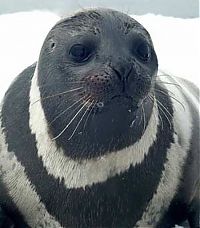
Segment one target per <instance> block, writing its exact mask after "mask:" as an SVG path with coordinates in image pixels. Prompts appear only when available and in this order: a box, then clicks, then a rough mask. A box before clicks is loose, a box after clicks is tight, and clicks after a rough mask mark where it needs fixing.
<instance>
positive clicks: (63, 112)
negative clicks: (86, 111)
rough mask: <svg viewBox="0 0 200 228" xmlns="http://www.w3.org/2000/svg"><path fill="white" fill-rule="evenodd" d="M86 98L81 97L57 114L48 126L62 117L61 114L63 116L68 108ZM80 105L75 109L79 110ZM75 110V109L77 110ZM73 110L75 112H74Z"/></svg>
mask: <svg viewBox="0 0 200 228" xmlns="http://www.w3.org/2000/svg"><path fill="white" fill-rule="evenodd" d="M85 98H86V96H84V97H82V98H81V99H79V100H78V101H76V102H74V103H73V104H72V105H71V106H69V107H68V108H66V109H65V110H64V111H62V112H61V113H59V114H58V115H57V116H56V117H55V118H54V119H53V120H52V121H51V122H50V123H49V125H51V124H52V123H53V122H55V121H56V120H57V119H58V118H59V117H60V116H62V115H63V114H65V113H66V112H67V111H68V110H69V109H70V108H72V107H74V106H75V105H76V104H77V103H79V102H80V101H82V100H84V99H85ZM80 106H81V105H78V107H77V108H79V107H80ZM77 108H76V109H77ZM76 109H75V110H76Z"/></svg>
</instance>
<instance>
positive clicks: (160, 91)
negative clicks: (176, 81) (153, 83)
mask: <svg viewBox="0 0 200 228" xmlns="http://www.w3.org/2000/svg"><path fill="white" fill-rule="evenodd" d="M155 91H158V92H159V93H162V94H164V95H166V96H169V97H171V98H172V99H174V100H175V101H177V102H178V103H179V104H180V105H181V106H182V108H183V110H184V111H185V106H184V105H183V103H182V102H180V101H179V100H178V99H177V98H175V97H173V96H171V95H169V94H167V93H165V92H164V91H162V90H159V89H155ZM168 92H170V91H168ZM173 95H174V94H173Z"/></svg>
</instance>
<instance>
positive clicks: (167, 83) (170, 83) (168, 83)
mask: <svg viewBox="0 0 200 228" xmlns="http://www.w3.org/2000/svg"><path fill="white" fill-rule="evenodd" d="M155 81H156V83H161V84H166V85H174V86H177V87H179V88H181V89H182V87H181V85H179V84H176V83H172V82H164V81H158V80H155Z"/></svg>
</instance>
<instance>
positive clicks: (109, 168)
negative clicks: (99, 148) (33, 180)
mask: <svg viewBox="0 0 200 228" xmlns="http://www.w3.org/2000/svg"><path fill="white" fill-rule="evenodd" d="M38 99H40V92H39V87H38V85H37V68H36V70H35V74H34V77H33V79H32V84H31V90H30V107H29V112H30V122H29V126H30V129H31V132H32V134H35V137H36V143H37V151H38V157H40V158H41V159H42V162H43V165H44V167H46V170H47V172H48V173H49V174H50V175H53V176H54V177H55V178H59V179H60V180H61V179H64V183H65V186H66V188H80V187H83V188H85V187H86V186H91V185H92V184H95V183H99V182H104V181H106V180H107V179H108V178H110V177H113V176H115V175H116V174H120V173H122V172H125V171H126V170H128V169H129V167H130V166H131V165H132V166H135V165H136V164H140V163H141V162H142V161H143V160H144V157H145V155H147V154H148V151H149V148H150V147H151V145H152V144H153V142H154V141H155V140H156V133H157V128H158V121H159V120H158V115H157V107H156V106H155V107H154V108H153V112H152V115H151V118H150V120H149V124H148V126H147V128H146V130H145V132H144V134H143V136H142V137H141V139H140V140H139V141H138V142H136V143H135V144H134V145H132V146H129V147H127V148H124V149H122V150H120V151H116V152H110V153H109V154H106V155H103V156H100V157H97V158H93V159H83V160H81V161H80V162H79V161H75V160H73V159H71V158H70V157H68V156H66V155H65V154H64V152H63V150H62V149H61V148H58V147H57V146H56V143H55V141H53V140H51V138H50V136H49V134H48V125H47V121H46V118H45V115H44V111H43V108H42V105H41V102H40V101H38V102H35V101H36V100H38Z"/></svg>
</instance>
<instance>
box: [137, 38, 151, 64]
mask: <svg viewBox="0 0 200 228" xmlns="http://www.w3.org/2000/svg"><path fill="white" fill-rule="evenodd" d="M136 54H137V56H138V57H139V58H140V59H141V60H142V61H144V62H148V61H149V60H150V57H151V48H150V47H149V45H148V44H147V43H145V42H142V43H140V44H139V45H138V46H137V49H136Z"/></svg>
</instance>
